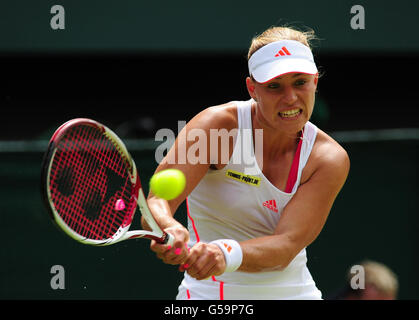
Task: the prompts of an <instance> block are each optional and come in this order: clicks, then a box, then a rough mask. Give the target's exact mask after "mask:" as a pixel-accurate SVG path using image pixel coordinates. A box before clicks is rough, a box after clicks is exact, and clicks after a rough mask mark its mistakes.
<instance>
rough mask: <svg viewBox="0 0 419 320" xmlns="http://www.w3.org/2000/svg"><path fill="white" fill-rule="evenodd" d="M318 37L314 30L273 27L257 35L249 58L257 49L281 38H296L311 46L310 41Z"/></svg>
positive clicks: (248, 57) (248, 56)
mask: <svg viewBox="0 0 419 320" xmlns="http://www.w3.org/2000/svg"><path fill="white" fill-rule="evenodd" d="M314 39H317V38H316V36H315V35H314V30H311V29H310V30H307V31H299V30H297V29H295V28H291V27H287V26H284V27H271V28H269V29H267V30H265V31H264V32H262V33H261V34H260V35H257V36H255V37H254V38H253V39H252V42H251V44H250V48H249V51H248V53H247V59H248V60H249V59H250V57H251V56H252V54H253V53H255V52H256V51H257V50H259V49H260V48H262V47H263V46H266V45H267V44H269V43H272V42H275V41H280V40H295V41H299V42H301V43H302V44H304V45H306V46H307V47H309V48H310V49H311V47H310V42H311V41H312V40H314Z"/></svg>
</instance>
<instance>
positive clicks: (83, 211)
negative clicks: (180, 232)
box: [41, 118, 173, 246]
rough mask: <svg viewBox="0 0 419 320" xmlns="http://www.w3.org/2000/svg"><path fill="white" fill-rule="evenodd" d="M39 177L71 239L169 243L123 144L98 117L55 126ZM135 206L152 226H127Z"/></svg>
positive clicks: (50, 206) (58, 222)
mask: <svg viewBox="0 0 419 320" xmlns="http://www.w3.org/2000/svg"><path fill="white" fill-rule="evenodd" d="M41 179H42V193H43V198H44V203H45V205H46V207H47V209H48V212H49V214H50V217H51V218H52V220H53V221H54V222H55V224H56V225H58V226H59V227H60V228H61V229H62V230H63V231H64V232H65V233H66V234H67V235H69V236H70V237H72V238H73V239H75V240H77V241H79V242H81V243H84V244H89V245H97V246H102V245H111V244H114V243H117V242H120V241H123V240H127V239H136V238H148V239H153V240H156V241H157V242H159V243H164V244H170V245H173V236H172V235H170V234H168V233H166V232H163V231H162V230H161V229H160V227H159V226H158V225H157V223H156V221H155V220H154V218H153V216H152V214H151V212H150V210H149V208H148V206H147V202H146V198H145V197H144V193H143V190H142V187H141V181H140V177H139V175H138V172H137V168H136V166H135V163H134V161H133V159H132V158H131V156H130V154H129V153H128V150H127V148H126V147H125V145H124V143H123V142H122V141H121V140H120V139H119V137H118V136H117V135H116V134H115V133H114V132H112V131H111V130H110V129H109V128H107V127H106V126H104V125H102V124H100V123H98V122H97V121H94V120H91V119H84V118H78V119H73V120H70V121H68V122H66V123H64V124H63V125H61V126H60V127H59V128H58V129H57V130H56V131H55V133H54V134H53V136H52V138H51V140H50V142H49V145H48V150H47V152H46V153H45V156H44V159H43V164H42V178H41ZM137 205H138V206H139V207H140V211H141V214H142V216H143V217H144V219H145V220H146V221H147V223H148V225H149V226H150V228H151V229H152V231H146V230H132V231H128V229H129V228H130V226H131V223H132V220H133V217H134V213H135V211H136V208H137Z"/></svg>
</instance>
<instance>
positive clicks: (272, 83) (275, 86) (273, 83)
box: [267, 82, 280, 89]
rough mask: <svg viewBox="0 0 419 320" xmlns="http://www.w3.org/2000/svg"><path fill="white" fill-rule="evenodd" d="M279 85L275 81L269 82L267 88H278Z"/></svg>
mask: <svg viewBox="0 0 419 320" xmlns="http://www.w3.org/2000/svg"><path fill="white" fill-rule="evenodd" d="M279 87H280V85H279V83H277V82H271V83H269V84H268V85H267V88H269V89H278V88H279Z"/></svg>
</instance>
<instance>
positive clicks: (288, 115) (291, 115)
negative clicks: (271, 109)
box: [278, 108, 303, 120]
mask: <svg viewBox="0 0 419 320" xmlns="http://www.w3.org/2000/svg"><path fill="white" fill-rule="evenodd" d="M302 112H303V110H302V109H299V108H295V109H291V110H286V111H283V112H278V115H279V116H280V117H281V118H282V119H289V120H291V119H295V118H297V117H298V116H299V115H300V114H301V113H302Z"/></svg>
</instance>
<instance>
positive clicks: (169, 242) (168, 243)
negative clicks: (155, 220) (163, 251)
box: [163, 232, 175, 246]
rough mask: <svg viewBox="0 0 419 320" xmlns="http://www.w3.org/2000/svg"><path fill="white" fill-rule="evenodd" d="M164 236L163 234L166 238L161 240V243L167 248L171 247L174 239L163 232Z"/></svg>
mask: <svg viewBox="0 0 419 320" xmlns="http://www.w3.org/2000/svg"><path fill="white" fill-rule="evenodd" d="M164 234H165V236H166V237H165V239H164V240H163V243H164V244H167V245H169V246H173V243H174V241H175V238H174V237H173V236H172V235H171V234H170V233H168V232H165V233H164Z"/></svg>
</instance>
